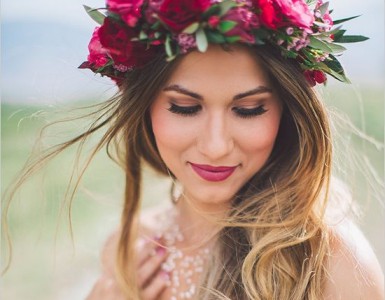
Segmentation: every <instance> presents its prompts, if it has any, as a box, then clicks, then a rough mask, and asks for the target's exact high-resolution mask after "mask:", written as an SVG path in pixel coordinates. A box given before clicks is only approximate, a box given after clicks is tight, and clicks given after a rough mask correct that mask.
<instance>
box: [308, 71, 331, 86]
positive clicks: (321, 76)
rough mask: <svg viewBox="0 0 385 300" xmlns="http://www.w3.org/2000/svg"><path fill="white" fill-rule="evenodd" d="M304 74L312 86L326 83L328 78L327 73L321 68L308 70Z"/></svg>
mask: <svg viewBox="0 0 385 300" xmlns="http://www.w3.org/2000/svg"><path fill="white" fill-rule="evenodd" d="M304 75H305V77H306V79H307V81H308V82H309V84H310V85H311V86H315V85H316V84H317V83H324V82H325V81H326V79H327V78H326V75H325V73H324V72H322V71H320V70H306V71H305V72H304Z"/></svg>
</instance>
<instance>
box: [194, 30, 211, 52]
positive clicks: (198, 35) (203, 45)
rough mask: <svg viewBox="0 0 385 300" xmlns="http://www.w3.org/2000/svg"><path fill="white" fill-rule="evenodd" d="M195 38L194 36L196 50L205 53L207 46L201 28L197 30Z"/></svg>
mask: <svg viewBox="0 0 385 300" xmlns="http://www.w3.org/2000/svg"><path fill="white" fill-rule="evenodd" d="M195 36H196V41H197V47H198V50H199V51H200V52H205V51H206V50H207V47H208V46H209V43H208V41H207V37H206V34H205V31H204V30H203V29H202V28H199V29H198V31H197V32H196V34H195Z"/></svg>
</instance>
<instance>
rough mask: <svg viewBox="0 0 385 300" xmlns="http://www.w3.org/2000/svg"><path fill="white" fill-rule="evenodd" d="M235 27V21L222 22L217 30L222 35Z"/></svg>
mask: <svg viewBox="0 0 385 300" xmlns="http://www.w3.org/2000/svg"><path fill="white" fill-rule="evenodd" d="M236 25H237V22H235V21H222V22H220V23H219V25H218V29H219V31H220V32H222V33H226V32H229V31H230V30H231V29H233V28H234V27H235V26H236Z"/></svg>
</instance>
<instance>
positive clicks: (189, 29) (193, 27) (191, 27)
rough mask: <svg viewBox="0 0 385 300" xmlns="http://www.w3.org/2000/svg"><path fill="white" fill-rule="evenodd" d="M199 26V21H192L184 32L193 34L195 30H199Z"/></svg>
mask: <svg viewBox="0 0 385 300" xmlns="http://www.w3.org/2000/svg"><path fill="white" fill-rule="evenodd" d="M198 28H199V23H198V22H195V23H192V24H191V25H189V26H187V27H186V28H185V29H184V30H183V33H187V34H193V33H194V32H195V31H197V30H198Z"/></svg>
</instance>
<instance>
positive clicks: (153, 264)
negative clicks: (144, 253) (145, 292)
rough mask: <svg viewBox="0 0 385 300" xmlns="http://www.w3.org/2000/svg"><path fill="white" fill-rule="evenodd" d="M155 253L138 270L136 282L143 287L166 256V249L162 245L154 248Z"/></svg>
mask: <svg viewBox="0 0 385 300" xmlns="http://www.w3.org/2000/svg"><path fill="white" fill-rule="evenodd" d="M155 253H156V254H155V255H153V256H151V257H150V258H148V259H147V260H146V261H145V262H144V263H143V264H142V265H141V266H140V268H139V270H138V284H139V286H140V287H142V288H143V287H144V286H145V284H146V283H147V282H148V281H149V280H150V279H151V277H153V276H154V275H155V273H156V272H157V271H158V269H159V268H160V265H161V264H162V262H164V261H165V259H166V258H167V250H166V249H165V248H163V247H158V248H156V252H155Z"/></svg>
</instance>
